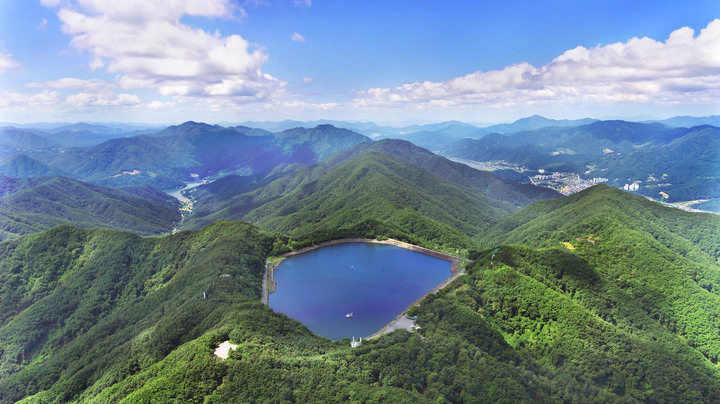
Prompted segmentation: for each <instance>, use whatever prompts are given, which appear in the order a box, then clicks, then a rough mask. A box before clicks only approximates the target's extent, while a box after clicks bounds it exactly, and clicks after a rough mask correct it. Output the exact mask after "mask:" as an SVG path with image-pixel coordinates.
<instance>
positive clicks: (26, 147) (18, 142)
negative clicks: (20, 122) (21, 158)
mask: <svg viewBox="0 0 720 404" xmlns="http://www.w3.org/2000/svg"><path fill="white" fill-rule="evenodd" d="M57 147H59V145H58V144H57V143H56V142H53V141H51V140H49V139H47V138H45V137H43V136H41V135H39V134H38V133H36V132H35V131H32V130H29V129H17V128H14V127H4V128H0V156H9V155H13V154H22V153H30V152H36V151H40V150H48V149H53V148H57Z"/></svg>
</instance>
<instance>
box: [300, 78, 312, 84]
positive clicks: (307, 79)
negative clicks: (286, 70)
mask: <svg viewBox="0 0 720 404" xmlns="http://www.w3.org/2000/svg"><path fill="white" fill-rule="evenodd" d="M300 80H302V82H303V83H304V84H310V83H312V82H313V78H312V77H303V78H302V79H300Z"/></svg>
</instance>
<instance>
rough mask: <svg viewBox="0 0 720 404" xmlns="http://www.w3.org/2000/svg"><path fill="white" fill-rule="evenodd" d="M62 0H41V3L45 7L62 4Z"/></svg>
mask: <svg viewBox="0 0 720 404" xmlns="http://www.w3.org/2000/svg"><path fill="white" fill-rule="evenodd" d="M61 2H62V0H40V4H42V5H43V6H45V7H52V8H54V7H57V6H59V5H60V3H61Z"/></svg>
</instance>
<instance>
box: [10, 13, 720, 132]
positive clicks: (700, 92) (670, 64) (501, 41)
mask: <svg viewBox="0 0 720 404" xmlns="http://www.w3.org/2000/svg"><path fill="white" fill-rule="evenodd" d="M719 101H720V1H717V0H709V1H643V0H637V1H626V0H621V1H615V0H592V1H591V0H582V1H579V0H563V1H560V0H546V1H536V0H532V1H508V2H499V1H495V0H493V1H485V0H477V1H453V0H449V1H425V0H415V1H404V0H398V1H375V0H362V1H361V0H336V1H321V0H245V1H236V0H164V1H163V0H154V1H148V0H122V1H110V0H1V1H0V121H5V122H17V123H30V122H79V121H89V122H104V121H113V122H118V121H123V122H142V123H156V124H172V123H178V122H184V121H187V120H195V121H203V122H209V123H217V122H243V121H248V120H254V121H264V120H270V121H280V120H284V119H295V120H315V119H334V120H348V121H374V122H378V123H405V122H439V121H446V120H461V121H465V122H472V123H488V124H489V123H497V122H510V121H513V120H516V119H519V118H522V117H526V116H530V115H535V114H539V115H543V116H546V117H549V118H555V119H577V118H583V117H592V118H598V119H609V118H620V119H629V120H642V119H653V118H655V119H662V118H667V117H671V116H676V115H692V116H708V115H717V114H720V102H719Z"/></svg>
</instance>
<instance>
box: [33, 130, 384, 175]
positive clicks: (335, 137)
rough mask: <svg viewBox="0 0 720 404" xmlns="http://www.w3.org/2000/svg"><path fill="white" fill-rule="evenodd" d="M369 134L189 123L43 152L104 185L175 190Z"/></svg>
mask: <svg viewBox="0 0 720 404" xmlns="http://www.w3.org/2000/svg"><path fill="white" fill-rule="evenodd" d="M366 141H370V139H368V138H367V137H364V136H362V135H360V134H357V133H354V132H351V131H348V130H346V129H339V128H335V127H333V126H330V125H325V126H320V127H316V128H312V129H305V128H297V129H293V130H292V131H290V132H287V133H279V134H272V133H269V132H264V131H259V130H253V129H249V128H246V127H233V128H226V127H222V126H218V125H208V124H204V123H196V122H186V123H184V124H182V125H177V126H170V127H168V128H165V129H163V130H161V131H158V132H156V133H153V134H151V135H139V136H133V137H127V138H120V139H113V140H110V141H107V142H104V143H102V144H99V145H96V146H92V147H89V148H83V149H73V150H68V151H66V152H64V153H56V154H50V155H43V156H39V157H38V158H39V159H42V161H43V162H44V163H46V164H48V165H50V166H54V167H63V169H64V170H65V171H66V172H68V173H69V174H70V175H72V176H73V177H76V178H81V179H83V180H87V181H92V182H94V183H98V184H101V185H108V186H125V185H139V184H143V183H148V182H149V183H152V184H154V185H156V186H157V187H159V188H174V187H178V186H180V185H182V182H181V181H182V180H186V179H190V178H191V177H190V175H191V174H197V175H199V176H200V177H207V176H212V175H221V174H222V175H227V174H242V175H248V174H252V173H257V172H264V171H269V170H272V169H274V168H275V167H277V166H278V165H281V164H288V163H301V164H311V163H314V162H316V161H318V159H320V158H322V157H324V156H326V155H329V154H331V153H334V152H336V151H338V150H342V149H344V148H347V147H350V146H352V145H354V144H356V143H359V142H366Z"/></svg>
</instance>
